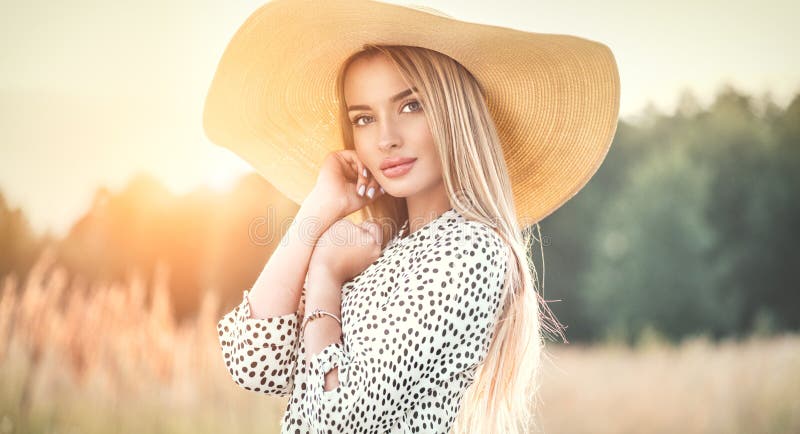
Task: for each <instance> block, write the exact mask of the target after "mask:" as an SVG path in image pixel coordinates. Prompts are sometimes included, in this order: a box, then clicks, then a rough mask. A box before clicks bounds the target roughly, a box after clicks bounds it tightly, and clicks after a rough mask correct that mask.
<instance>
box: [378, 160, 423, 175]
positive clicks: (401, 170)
mask: <svg viewBox="0 0 800 434" xmlns="http://www.w3.org/2000/svg"><path fill="white" fill-rule="evenodd" d="M416 162H417V160H416V158H415V159H413V160H411V161H409V162H406V163H402V164H397V165H395V166H391V167H387V168H385V169H382V170H381V172H383V174H384V176H386V177H388V178H396V177H398V176H402V175H405V174H406V173H408V172H409V171H410V170H411V168H412V167H414V163H416Z"/></svg>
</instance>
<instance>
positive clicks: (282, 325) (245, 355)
mask: <svg viewBox="0 0 800 434" xmlns="http://www.w3.org/2000/svg"><path fill="white" fill-rule="evenodd" d="M248 293H249V291H247V290H245V291H244V295H243V296H242V301H241V303H240V304H239V305H238V306H236V307H235V308H234V309H233V310H232V311H230V312H228V313H227V314H225V316H223V318H222V319H221V320H220V321H219V323H217V331H218V332H219V342H220V345H221V347H222V357H223V360H224V361H225V365H226V367H227V368H228V371H229V372H230V374H231V377H232V378H233V380H234V381H235V382H236V384H238V385H239V386H240V387H242V388H244V389H247V390H251V391H254V392H262V393H266V394H269V395H277V396H285V395H289V394H290V393H291V392H292V387H293V386H294V373H295V365H296V362H297V351H296V346H297V343H298V332H299V320H298V312H294V313H289V314H286V315H278V316H272V317H268V318H250V301H249V299H248V297H247V295H248Z"/></svg>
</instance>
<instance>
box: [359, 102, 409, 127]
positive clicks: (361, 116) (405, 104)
mask: <svg viewBox="0 0 800 434" xmlns="http://www.w3.org/2000/svg"><path fill="white" fill-rule="evenodd" d="M412 103H415V104H419V109H417V110H413V111H412V113H413V112H418V111H420V110H422V104H420V102H419V101H417V100H411V101H406V102H404V103H403V106H402V107H405V106H407V105H409V104H412ZM364 117H370V116H369V115H360V116H356V117H355V118H354V119H353V120H352V122H350V123H351V124H353V126H354V127H356V128H358V127H364V126H366V125H359V124H358V120H359V119H361V118H364Z"/></svg>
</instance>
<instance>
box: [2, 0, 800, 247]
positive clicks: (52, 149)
mask: <svg viewBox="0 0 800 434" xmlns="http://www.w3.org/2000/svg"><path fill="white" fill-rule="evenodd" d="M391 3H398V4H406V3H412V4H424V5H427V6H430V7H433V8H436V9H439V10H441V11H443V12H445V13H447V14H449V15H451V16H453V17H455V18H458V19H462V20H466V21H474V22H481V23H486V24H493V25H500V26H506V27H512V28H516V29H519V30H526V31H533V32H543V33H567V34H574V35H578V36H582V37H586V38H589V39H594V40H598V41H601V42H603V43H605V44H606V45H608V46H609V47H610V48H611V49H612V51H614V53H615V56H616V59H617V62H618V65H619V68H620V78H621V82H622V101H621V116H622V117H623V118H629V117H631V116H633V115H635V114H636V113H638V112H639V111H640V110H641V109H642V108H643V107H644V106H645V105H647V104H648V103H652V104H654V105H655V106H656V107H657V108H659V109H660V110H662V111H665V112H668V113H669V112H671V111H672V110H673V107H674V104H675V101H676V99H677V97H678V95H679V92H680V90H681V89H684V88H689V89H692V90H693V91H694V92H695V93H696V94H697V96H698V97H699V99H700V101H701V103H703V104H707V103H708V102H709V101H710V99H711V97H712V95H713V94H714V93H715V92H716V91H717V90H718V89H719V87H720V86H721V85H722V83H723V82H727V83H730V84H732V85H734V86H735V87H737V88H738V89H740V90H742V91H744V92H747V93H750V94H754V95H761V94H763V93H764V92H771V94H772V95H773V97H774V99H775V100H776V101H777V102H778V103H779V104H780V105H781V106H784V105H785V104H786V103H787V102H788V100H789V98H790V97H791V96H792V95H793V94H795V93H797V92H798V91H800V65H799V64H800V56H797V54H796V53H798V52H800V49H798V48H800V47H798V45H799V44H798V43H797V41H800V31H798V26H797V25H796V18H797V16H798V12H800V10H799V9H800V8H798V6H796V4H797V3H796V2H795V1H784V0H777V1H766V2H764V1H761V2H757V1H755V0H747V1H735V0H728V1H719V0H712V1H708V0H706V1H702V2H697V1H688V0H672V1H669V2H666V1H664V2H660V3H659V2H655V1H647V2H636V1H631V0H626V1H622V0H606V1H602V2H601V1H575V0H550V1H531V0H517V1H509V0H494V1H492V2H491V4H489V3H487V2H483V1H463V0H462V1H455V0H418V1H409V2H400V1H391ZM261 4H263V1H243V0H226V1H222V0H219V1H208V0H194V1H186V0H180V1H177V0H173V1H170V0H158V1H155V0H138V1H135V2H134V1H125V2H108V1H99V0H95V1H90V0H72V1H55V0H51V1H42V0H26V1H17V2H10V1H5V2H2V4H0V37H1V38H0V65H2V68H0V190H2V192H3V194H4V195H5V196H6V198H7V200H8V201H9V202H10V203H11V205H12V206H21V207H22V208H23V210H24V211H25V213H26V214H27V215H28V216H29V218H30V219H31V222H32V223H33V225H34V228H35V229H37V230H44V229H46V228H50V229H51V230H53V231H54V232H56V233H59V234H60V233H63V232H64V231H65V230H66V229H67V228H68V225H69V224H70V223H71V222H72V221H73V220H74V219H75V218H77V217H78V216H79V215H80V214H81V213H82V212H84V211H85V210H86V208H87V206H88V205H89V201H90V199H91V197H92V195H93V193H94V191H95V189H96V188H97V187H98V186H101V185H104V186H107V187H108V188H110V189H112V190H117V189H119V188H121V186H123V185H124V184H125V183H126V181H127V180H128V179H129V178H130V177H131V176H132V175H133V174H135V173H137V172H140V171H148V172H150V173H152V174H154V175H155V176H157V177H158V178H160V179H161V180H162V181H163V182H164V183H165V184H166V185H167V187H168V188H170V189H171V190H172V191H174V192H176V193H181V192H185V191H188V190H190V189H192V188H194V187H196V186H198V185H203V184H206V185H210V186H213V187H215V188H220V189H222V188H226V187H227V186H228V185H229V183H230V182H231V181H232V180H234V179H235V178H236V177H238V176H240V175H241V174H242V173H244V172H246V171H248V170H249V168H248V166H246V165H245V164H244V163H242V162H241V161H240V160H239V159H238V158H237V157H235V156H234V155H232V154H231V153H229V152H228V151H226V150H224V149H222V148H218V147H216V146H215V145H213V144H211V143H210V142H209V141H208V140H207V139H206V138H205V137H204V135H203V132H202V127H201V123H200V122H201V111H202V103H203V99H204V97H205V91H206V90H207V88H208V85H209V84H210V81H211V77H212V76H213V73H214V69H215V66H216V62H217V61H218V60H219V57H220V55H221V54H222V51H223V50H224V48H225V46H226V45H227V43H228V40H229V39H230V37H231V36H232V35H233V33H234V32H235V31H236V29H237V28H238V27H239V25H240V24H241V23H242V22H243V21H244V20H245V19H246V18H247V16H248V15H249V14H250V13H251V12H253V11H254V10H255V9H256V8H257V7H259V6H260V5H261Z"/></svg>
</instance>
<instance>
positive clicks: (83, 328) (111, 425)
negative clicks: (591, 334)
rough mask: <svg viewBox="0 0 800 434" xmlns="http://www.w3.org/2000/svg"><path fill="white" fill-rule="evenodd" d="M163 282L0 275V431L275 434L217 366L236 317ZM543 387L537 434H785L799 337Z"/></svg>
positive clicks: (620, 351)
mask: <svg viewBox="0 0 800 434" xmlns="http://www.w3.org/2000/svg"><path fill="white" fill-rule="evenodd" d="M168 274H169V270H168V268H167V267H166V266H161V267H158V268H157V269H156V270H155V272H154V274H153V276H148V277H147V278H145V277H143V276H141V275H139V274H138V273H133V272H132V273H130V274H129V278H128V279H127V280H126V281H124V282H109V283H100V282H88V281H86V280H84V279H81V278H80V276H72V275H71V274H70V273H69V271H68V270H67V269H66V268H65V267H64V266H62V265H59V264H58V263H57V262H56V260H55V255H54V254H53V253H52V252H51V251H49V250H46V251H45V253H44V254H43V255H42V256H41V257H40V258H39V259H38V261H37V263H36V265H35V266H34V267H33V269H32V270H31V272H30V273H29V274H28V275H27V276H25V278H24V279H20V278H18V277H17V276H15V275H13V274H11V275H7V276H4V277H2V278H0V385H2V386H1V387H0V434H8V433H59V434H61V433H84V434H94V433H153V434H157V433H175V434H178V433H187V434H188V433H194V434H202V433H219V432H226V433H260V434H269V433H277V432H279V428H278V423H279V419H280V416H281V414H282V411H283V408H284V405H285V398H278V397H270V396H266V395H261V394H258V393H255V392H250V391H247V390H244V389H241V388H239V387H238V386H237V385H236V384H235V383H234V382H233V381H232V379H231V378H230V377H229V376H228V373H227V371H226V370H225V366H224V364H223V362H222V356H221V354H220V349H219V343H218V340H217V334H216V329H215V326H216V323H217V321H218V320H219V318H220V317H221V315H222V314H224V313H225V312H226V311H227V310H229V309H231V308H232V307H233V306H222V305H221V303H220V299H219V298H218V297H217V296H216V293H215V292H214V291H213V290H208V291H207V292H205V293H203V294H197V297H198V298H200V299H201V300H202V303H201V304H200V306H201V307H200V309H199V312H198V314H197V315H196V316H195V317H193V318H192V319H190V320H187V321H183V322H178V321H177V320H176V319H175V316H174V315H173V314H172V307H171V301H170V297H169V295H168V294H169V288H168V287H167V284H166V282H167V281H168ZM541 387H542V389H541V402H540V406H539V408H538V414H539V418H540V424H541V426H542V427H543V428H544V432H547V433H677V432H679V433H796V432H800V336H799V335H796V334H788V335H772V336H752V337H750V338H747V339H744V340H740V341H734V340H728V341H722V342H712V341H710V340H709V339H708V338H707V337H703V336H698V337H695V338H692V339H687V340H684V341H683V342H682V343H680V344H678V345H675V344H669V343H666V342H665V341H663V340H660V339H658V338H657V335H654V338H653V339H648V340H644V341H643V342H642V343H641V344H639V345H638V346H636V347H629V346H625V345H622V344H614V343H607V344H603V345H579V344H568V345H564V344H561V345H556V344H550V345H548V347H547V357H546V358H545V366H544V370H543V375H542V386H541Z"/></svg>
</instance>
